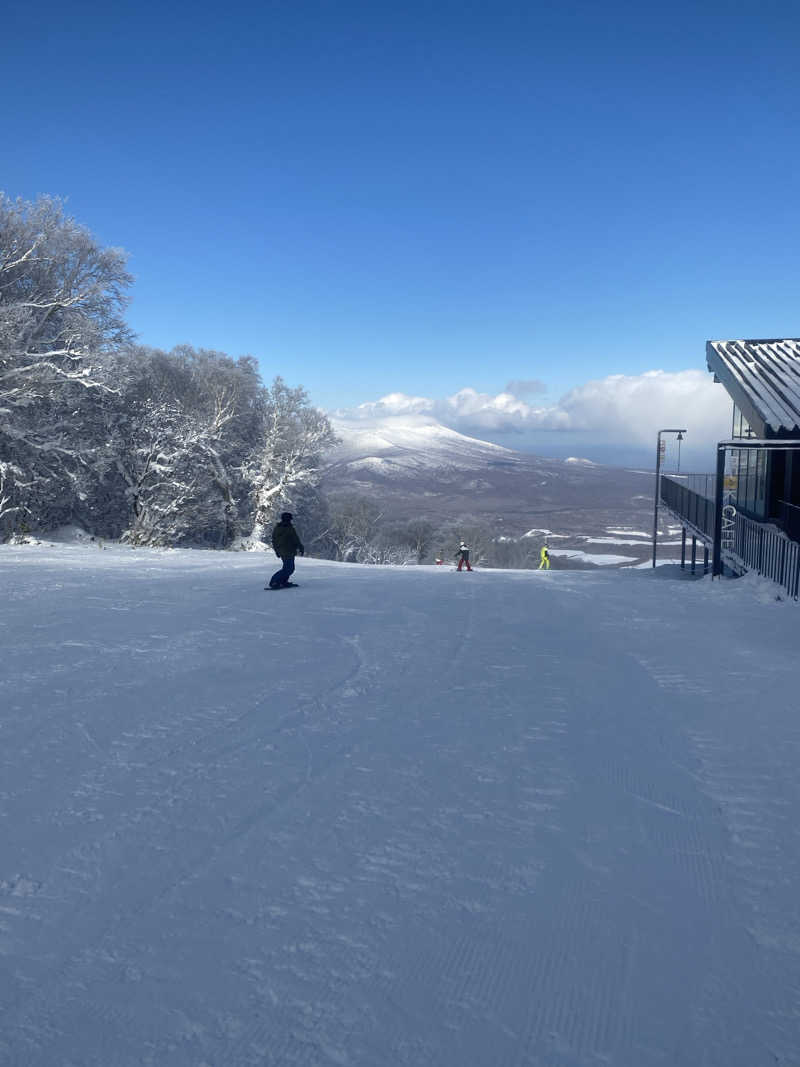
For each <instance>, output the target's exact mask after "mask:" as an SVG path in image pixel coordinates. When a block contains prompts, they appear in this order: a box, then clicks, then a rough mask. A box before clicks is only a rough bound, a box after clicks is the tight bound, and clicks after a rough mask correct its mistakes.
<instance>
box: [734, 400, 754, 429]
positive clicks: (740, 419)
mask: <svg viewBox="0 0 800 1067" xmlns="http://www.w3.org/2000/svg"><path fill="white" fill-rule="evenodd" d="M755 435H756V434H755V431H754V430H753V427H752V426H751V425H750V423H749V422H748V421H747V419H746V418H745V417H744V415H743V414H742V413H741V411H740V410H739V408H738V407H737V406H736V404H734V405H733V435H732V436H733V437H755Z"/></svg>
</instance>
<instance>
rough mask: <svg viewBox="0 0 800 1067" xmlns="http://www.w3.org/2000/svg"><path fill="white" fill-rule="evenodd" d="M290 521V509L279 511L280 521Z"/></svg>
mask: <svg viewBox="0 0 800 1067" xmlns="http://www.w3.org/2000/svg"><path fill="white" fill-rule="evenodd" d="M291 521H292V513H291V511H283V512H281V522H291Z"/></svg>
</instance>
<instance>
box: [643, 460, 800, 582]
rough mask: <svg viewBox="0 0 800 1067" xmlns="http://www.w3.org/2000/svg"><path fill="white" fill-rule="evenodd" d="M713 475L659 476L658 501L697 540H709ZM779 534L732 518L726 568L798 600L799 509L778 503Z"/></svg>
mask: <svg viewBox="0 0 800 1067" xmlns="http://www.w3.org/2000/svg"><path fill="white" fill-rule="evenodd" d="M715 492H716V477H715V475H713V474H663V475H662V476H661V493H660V496H661V501H662V503H663V504H664V505H665V506H666V507H668V508H669V509H670V511H671V512H672V513H673V514H674V515H676V516H677V517H678V518H679V519H680V520H681V521H682V522H685V523H686V524H687V525H688V526H690V527H692V529H693V530H694V531H695V532H696V533H697V535H698V536H699V537H700V538H701V540H703V541H707V542H708V541H711V540H713V537H714V505H715V501H714V494H715ZM779 503H780V505H781V515H780V517H779V520H778V521H780V523H781V526H782V527H783V529H779V528H778V527H777V526H774V525H772V524H771V523H768V522H758V521H757V520H756V519H751V518H749V517H748V516H747V515H742V514H741V512H739V513H737V515H736V518H735V527H734V530H733V539H732V545H731V548H730V549H727V550H726V551H725V552H724V557H725V561H726V563H727V564H728V566H729V567H730V568H731V569H732V570H735V571H738V572H739V573H740V574H742V573H744V572H745V571H749V570H753V571H755V572H756V573H757V574H760V575H762V576H763V577H765V578H769V579H770V581H773V582H775V583H776V584H777V585H779V586H780V587H781V588H782V589H783V590H784V591H785V592H786V593H787V595H788V596H790V597H793V598H794V599H795V600H797V599H798V598H800V507H798V506H797V505H795V504H789V503H787V502H786V501H783V500H782V501H780V502H779Z"/></svg>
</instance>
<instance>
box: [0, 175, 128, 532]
mask: <svg viewBox="0 0 800 1067" xmlns="http://www.w3.org/2000/svg"><path fill="white" fill-rule="evenodd" d="M130 281H131V278H130V275H129V274H128V272H127V270H126V268H125V254H124V253H123V252H121V251H120V250H119V249H113V248H111V249H104V248H101V247H100V245H99V244H98V243H97V242H96V240H95V239H94V238H93V237H92V235H91V234H90V233H89V232H88V230H86V229H85V228H84V227H82V226H80V225H79V224H78V223H76V222H75V220H74V219H71V218H68V217H67V216H65V214H64V211H63V208H62V206H61V204H60V203H59V201H57V200H53V199H51V198H49V197H42V198H40V199H39V200H38V201H36V203H33V204H31V203H28V202H25V201H22V200H16V201H12V200H10V199H9V198H8V197H6V196H4V195H3V194H0V462H2V463H3V464H5V465H6V470H5V473H4V485H5V489H4V497H5V498H6V504H5V519H0V522H2V523H3V526H2V527H0V532H1V531H2V530H3V529H5V530H6V531H8V529H9V528H10V526H12V525H13V522H14V521H15V518H14V517H15V516H16V517H19V516H20V515H22V514H25V515H27V517H28V520H29V522H30V524H31V525H32V526H43V527H45V528H46V527H47V526H48V525H52V524H54V523H55V522H57V521H63V520H64V519H65V518H67V517H69V513H70V511H71V507H72V501H73V497H74V496H75V492H76V483H78V482H80V480H81V476H82V468H83V466H84V461H83V455H82V453H83V450H84V446H85V445H86V440H85V432H84V430H85V426H84V419H83V413H84V410H85V404H84V401H85V398H86V395H87V394H89V393H96V392H98V391H102V390H108V389H110V388H111V385H110V383H109V379H108V376H107V373H106V369H107V358H108V356H109V355H110V354H111V353H112V352H113V351H115V350H116V348H117V347H118V346H119V345H120V344H122V343H123V342H126V341H127V340H128V339H129V330H128V328H127V326H126V325H125V322H124V319H123V317H122V312H123V310H124V306H125V303H126V297H125V290H126V288H127V286H128V285H129V283H130ZM12 474H13V477H11V475H12Z"/></svg>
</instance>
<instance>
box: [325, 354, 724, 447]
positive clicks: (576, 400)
mask: <svg viewBox="0 0 800 1067" xmlns="http://www.w3.org/2000/svg"><path fill="white" fill-rule="evenodd" d="M730 413H731V401H730V398H729V396H728V394H727V393H726V392H725V390H724V389H723V388H722V386H720V385H715V384H714V382H713V379H712V377H711V375H710V374H708V373H706V372H704V371H701V370H684V371H675V372H669V371H662V370H652V371H645V372H644V373H643V374H635V375H627V374H611V375H609V376H608V377H606V378H599V379H596V380H593V381H589V382H586V383H584V384H583V385H579V386H576V388H574V389H571V390H570V391H569V392H568V393H565V394H564V396H562V397H561V399H560V400H559V401H558V403H557V404H553V405H550V406H547V407H534V406H533V405H530V404H527V403H526V402H525V401H524V400H520V399H519V398H518V397H517V396H515V395H514V394H513V393H511V392H508V391H506V392H502V393H497V394H491V393H480V392H478V391H477V390H475V389H472V388H469V387H467V388H464V389H460V390H459V391H458V392H457V393H453V395H452V396H448V397H445V398H444V399H438V400H437V399H431V398H429V397H420V396H408V395H406V394H405V393H390V394H388V395H387V396H384V397H381V399H380V400H378V401H376V402H374V403H370V404H361V405H359V406H358V407H357V408H353V409H349V410H347V411H339V412H335V415H336V416H338V417H343V418H351V419H352V418H355V419H358V418H374V417H388V416H391V415H433V416H435V417H436V418H437V419H438V420H439V421H440V422H442V423H444V424H445V425H446V426H449V427H451V428H452V429H454V430H458V431H460V432H461V433H466V434H471V435H473V436H475V435H478V436H480V434H481V433H482V432H483V433H492V434H495V435H497V434H506V433H508V434H510V433H529V432H533V431H537V432H539V431H556V432H558V431H580V432H583V433H587V434H591V435H592V436H593V438H594V439H595V440H596V441H597V442H598V443H599V442H605V443H609V444H620V445H626V444H631V445H647V446H649V445H651V444H652V442H653V439H654V434H655V432H656V431H657V430H659V429H662V428H664V427H680V426H684V427H686V429H687V444H691V446H692V447H707V446H708V445H710V444H711V443H713V442H715V441H718V440H721V439H723V438H725V437H727V436H728V434H729V433H730V417H731V416H730Z"/></svg>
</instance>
